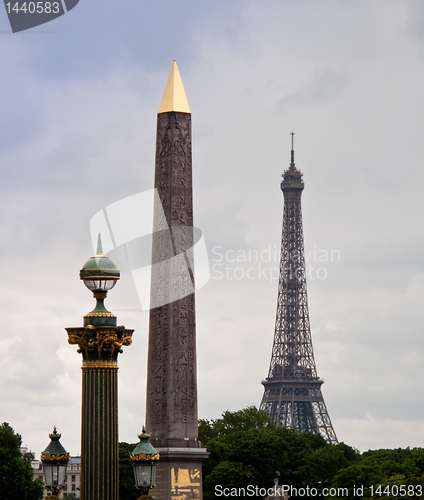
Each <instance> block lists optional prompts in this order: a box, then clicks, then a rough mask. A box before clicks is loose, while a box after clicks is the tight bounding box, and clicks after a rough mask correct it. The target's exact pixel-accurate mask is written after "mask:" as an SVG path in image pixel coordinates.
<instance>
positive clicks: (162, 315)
mask: <svg viewBox="0 0 424 500" xmlns="http://www.w3.org/2000/svg"><path fill="white" fill-rule="evenodd" d="M191 166H192V165H191V115H190V114H187V113H177V112H170V113H161V114H159V115H158V126H157V142H156V170H155V187H156V188H157V190H158V192H159V197H160V200H161V202H162V208H163V212H164V213H165V218H166V223H167V226H168V227H169V231H165V230H163V221H161V220H160V219H159V217H158V216H157V214H159V211H157V212H156V211H155V216H154V228H155V229H154V231H155V232H154V235H153V256H154V261H155V262H158V263H163V264H160V265H157V266H155V270H154V272H153V273H152V296H153V295H155V296H156V297H159V296H160V298H161V299H162V298H164V297H169V298H170V299H172V298H173V297H182V298H179V299H178V300H173V301H172V300H170V301H169V303H167V304H166V305H163V306H160V307H156V308H154V309H151V311H150V332H149V362H148V363H149V364H148V380H147V418H146V427H147V428H149V429H152V431H153V438H156V439H158V440H159V441H161V440H164V441H166V440H174V441H176V440H177V441H178V440H180V441H182V442H184V441H183V440H184V439H185V438H189V440H190V441H195V440H196V439H197V385H196V384H197V382H196V376H195V374H196V334H195V332H196V330H195V305H194V293H193V292H194V273H193V269H194V267H193V254H192V251H188V250H189V249H191V248H192V247H193V195H192V174H191ZM170 257H173V258H172V263H171V264H168V265H167V263H166V262H164V261H165V259H168V260H169V259H170ZM187 269H188V271H189V272H188V273H187ZM184 295H185V296H184ZM162 303H163V302H162ZM156 444H157V443H156ZM163 444H164V445H166V443H165V442H164V443H163ZM157 445H158V446H159V445H160V444H157ZM190 445H191V446H193V444H189V446H190ZM155 446H156V445H155ZM185 446H187V443H186V444H185Z"/></svg>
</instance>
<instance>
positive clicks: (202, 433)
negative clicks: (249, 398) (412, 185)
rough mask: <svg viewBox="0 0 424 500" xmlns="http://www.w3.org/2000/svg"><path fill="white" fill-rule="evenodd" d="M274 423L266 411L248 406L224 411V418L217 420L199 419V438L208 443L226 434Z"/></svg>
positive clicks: (269, 425) (268, 425)
mask: <svg viewBox="0 0 424 500" xmlns="http://www.w3.org/2000/svg"><path fill="white" fill-rule="evenodd" d="M273 425H274V424H272V423H271V421H270V419H269V414H268V412H266V411H263V410H258V409H257V408H256V407H255V406H248V407H247V408H244V409H243V410H239V411H234V412H231V411H228V410H227V411H224V413H223V414H222V418H218V419H217V420H210V421H209V420H203V419H200V420H199V440H200V441H201V442H202V443H206V442H207V441H209V440H210V439H212V438H217V437H221V436H226V435H228V434H233V433H234V432H237V431H247V430H249V429H261V428H263V427H271V426H273Z"/></svg>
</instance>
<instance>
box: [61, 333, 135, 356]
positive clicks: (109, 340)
mask: <svg viewBox="0 0 424 500" xmlns="http://www.w3.org/2000/svg"><path fill="white" fill-rule="evenodd" d="M65 330H66V331H67V332H68V343H69V344H71V345H78V347H79V349H78V352H79V353H81V354H82V357H83V361H84V365H85V364H87V362H94V361H96V362H106V361H116V360H117V358H118V354H120V353H122V349H121V347H122V346H129V345H131V344H132V334H133V332H134V330H127V329H126V328H125V327H124V326H97V327H96V326H92V325H88V326H85V327H77V328H65ZM95 364H96V365H97V364H98V363H95Z"/></svg>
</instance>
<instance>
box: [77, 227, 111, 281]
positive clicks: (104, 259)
mask: <svg viewBox="0 0 424 500" xmlns="http://www.w3.org/2000/svg"><path fill="white" fill-rule="evenodd" d="M119 276H120V273H119V271H118V269H117V268H116V266H115V264H114V263H113V262H112V261H111V260H110V259H109V257H108V256H107V255H105V254H104V253H103V248H102V239H101V236H100V234H99V238H98V240H97V251H96V253H95V254H94V255H93V256H92V257H91V258H90V259H88V260H87V262H86V263H85V264H84V267H83V268H82V269H81V271H80V278H81V279H85V278H91V277H98V278H100V277H108V278H113V279H119Z"/></svg>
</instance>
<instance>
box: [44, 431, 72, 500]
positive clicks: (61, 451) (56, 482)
mask: <svg viewBox="0 0 424 500" xmlns="http://www.w3.org/2000/svg"><path fill="white" fill-rule="evenodd" d="M60 437H61V434H58V432H57V430H56V427H54V428H53V433H52V434H49V438H50V444H49V445H48V446H47V448H46V449H45V450H44V451H43V453H41V462H42V464H43V470H44V479H45V483H46V489H48V490H50V491H51V492H52V496H51V497H49V498H50V499H52V500H57V499H58V495H59V493H60V492H61V491H62V490H63V489H65V488H66V485H65V477H66V468H67V466H68V461H69V453H68V452H67V451H66V450H65V448H64V447H63V446H62V445H61V444H60V442H59V439H60Z"/></svg>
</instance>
